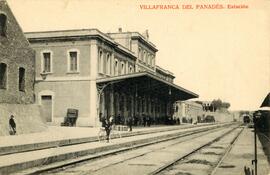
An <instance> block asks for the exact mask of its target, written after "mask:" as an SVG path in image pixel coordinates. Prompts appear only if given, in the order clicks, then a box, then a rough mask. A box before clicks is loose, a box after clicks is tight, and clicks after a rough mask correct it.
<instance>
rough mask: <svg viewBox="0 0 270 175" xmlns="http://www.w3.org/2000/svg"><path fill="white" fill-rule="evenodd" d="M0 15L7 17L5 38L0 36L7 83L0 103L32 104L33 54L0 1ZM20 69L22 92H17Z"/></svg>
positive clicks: (1, 54)
mask: <svg viewBox="0 0 270 175" xmlns="http://www.w3.org/2000/svg"><path fill="white" fill-rule="evenodd" d="M0 13H1V14H4V15H6V17H7V22H6V36H0V63H5V64H6V65H7V81H6V82H7V83H6V88H5V89H0V103H20V104H28V103H33V102H34V72H35V67H34V63H35V60H34V59H35V53H34V51H33V50H32V49H31V48H30V46H29V43H28V41H27V39H26V38H25V36H24V34H23V32H22V30H21V28H20V26H19V25H18V23H17V21H16V19H15V17H14V16H13V14H12V12H11V10H10V9H9V7H8V5H7V2H6V1H0ZM20 67H22V68H24V69H25V90H24V91H19V68H20Z"/></svg>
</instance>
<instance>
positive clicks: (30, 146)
mask: <svg viewBox="0 0 270 175" xmlns="http://www.w3.org/2000/svg"><path fill="white" fill-rule="evenodd" d="M209 125H213V124H201V125H190V124H186V125H175V126H151V127H134V128H133V131H132V132H129V131H114V133H112V136H111V138H112V140H111V142H110V143H106V142H105V141H102V142H99V138H98V132H99V130H100V129H99V128H86V127H85V128H83V127H82V128H79V127H54V126H50V127H49V128H48V130H47V131H46V132H41V133H32V134H25V135H15V136H3V137H0V174H10V173H12V174H13V173H14V172H16V171H19V170H23V169H26V168H30V167H35V166H39V165H44V164H50V163H52V162H57V161H61V160H65V159H70V158H76V157H80V156H83V155H87V154H93V153H99V152H104V151H110V150H113V149H114V150H115V149H119V148H122V147H126V146H129V145H134V144H140V143H146V142H149V141H150V140H151V138H152V140H155V139H156V138H160V137H167V136H170V135H171V134H173V133H178V132H179V130H180V131H181V130H182V129H183V130H185V129H191V128H195V127H201V126H202V127H203V126H209ZM164 133H166V134H164ZM119 134H120V135H121V139H120V140H121V141H120V142H119V139H117V138H119ZM116 140H118V141H117V142H116Z"/></svg>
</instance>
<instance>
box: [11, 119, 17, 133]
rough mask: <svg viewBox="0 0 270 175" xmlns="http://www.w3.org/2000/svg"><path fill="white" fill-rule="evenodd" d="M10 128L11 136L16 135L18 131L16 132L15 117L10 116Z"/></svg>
mask: <svg viewBox="0 0 270 175" xmlns="http://www.w3.org/2000/svg"><path fill="white" fill-rule="evenodd" d="M9 127H10V135H15V134H16V132H17V131H16V123H15V120H14V116H13V115H11V116H10V119H9Z"/></svg>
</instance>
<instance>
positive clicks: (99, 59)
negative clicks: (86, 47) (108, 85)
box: [98, 50, 103, 73]
mask: <svg viewBox="0 0 270 175" xmlns="http://www.w3.org/2000/svg"><path fill="white" fill-rule="evenodd" d="M102 56H103V54H102V51H101V50H100V51H99V54H98V72H99V73H102V72H103V70H102V66H103V59H102Z"/></svg>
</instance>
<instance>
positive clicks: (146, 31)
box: [144, 29, 149, 40]
mask: <svg viewBox="0 0 270 175" xmlns="http://www.w3.org/2000/svg"><path fill="white" fill-rule="evenodd" d="M144 37H145V38H146V40H149V33H148V29H147V30H145V32H144Z"/></svg>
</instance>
